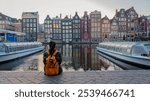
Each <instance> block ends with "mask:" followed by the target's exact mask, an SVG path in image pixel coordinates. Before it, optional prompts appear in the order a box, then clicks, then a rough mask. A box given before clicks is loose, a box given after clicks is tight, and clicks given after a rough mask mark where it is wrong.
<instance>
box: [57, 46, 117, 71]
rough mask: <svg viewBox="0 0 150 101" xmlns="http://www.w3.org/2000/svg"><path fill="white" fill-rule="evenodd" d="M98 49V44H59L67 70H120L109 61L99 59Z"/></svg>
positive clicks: (63, 64)
mask: <svg viewBox="0 0 150 101" xmlns="http://www.w3.org/2000/svg"><path fill="white" fill-rule="evenodd" d="M96 47H97V44H72V45H70V44H65V45H61V44H58V45H57V50H59V51H60V52H61V53H62V57H63V63H62V66H63V68H64V69H65V70H70V69H73V70H76V71H78V70H81V71H87V70H120V68H119V67H117V66H115V65H114V64H112V63H111V62H109V61H108V60H106V61H105V59H104V58H100V57H98V55H97V53H96Z"/></svg>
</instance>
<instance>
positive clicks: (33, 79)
mask: <svg viewBox="0 0 150 101" xmlns="http://www.w3.org/2000/svg"><path fill="white" fill-rule="evenodd" d="M0 83H1V84H150V71H149V70H125V71H87V72H63V73H62V74H61V75H59V76H52V77H47V76H45V75H44V74H43V72H38V71H33V72H15V71H0Z"/></svg>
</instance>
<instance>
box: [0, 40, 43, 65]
mask: <svg viewBox="0 0 150 101" xmlns="http://www.w3.org/2000/svg"><path fill="white" fill-rule="evenodd" d="M43 49H44V47H43V46H42V43H40V42H12V43H0V62H6V61H9V60H13V59H16V58H20V57H23V56H27V55H30V54H33V53H36V52H39V51H42V50H43Z"/></svg>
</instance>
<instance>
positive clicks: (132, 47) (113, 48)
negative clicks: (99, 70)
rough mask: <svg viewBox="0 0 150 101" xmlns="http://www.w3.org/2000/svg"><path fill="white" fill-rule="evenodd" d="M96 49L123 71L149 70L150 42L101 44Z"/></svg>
mask: <svg viewBox="0 0 150 101" xmlns="http://www.w3.org/2000/svg"><path fill="white" fill-rule="evenodd" d="M96 49H97V53H98V54H99V55H100V56H102V57H104V58H106V59H108V60H110V61H111V62H113V63H115V64H117V65H118V66H120V67H122V68H124V69H137V68H138V69H150V42H102V43H99V45H98V46H97V47H96Z"/></svg>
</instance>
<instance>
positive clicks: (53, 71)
mask: <svg viewBox="0 0 150 101" xmlns="http://www.w3.org/2000/svg"><path fill="white" fill-rule="evenodd" d="M61 62H62V56H61V53H60V52H58V51H57V50H56V43H55V42H54V41H51V42H50V43H49V50H48V51H47V52H45V53H44V54H43V63H44V74H45V75H47V76H55V75H59V74H61V73H62V67H61Z"/></svg>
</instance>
